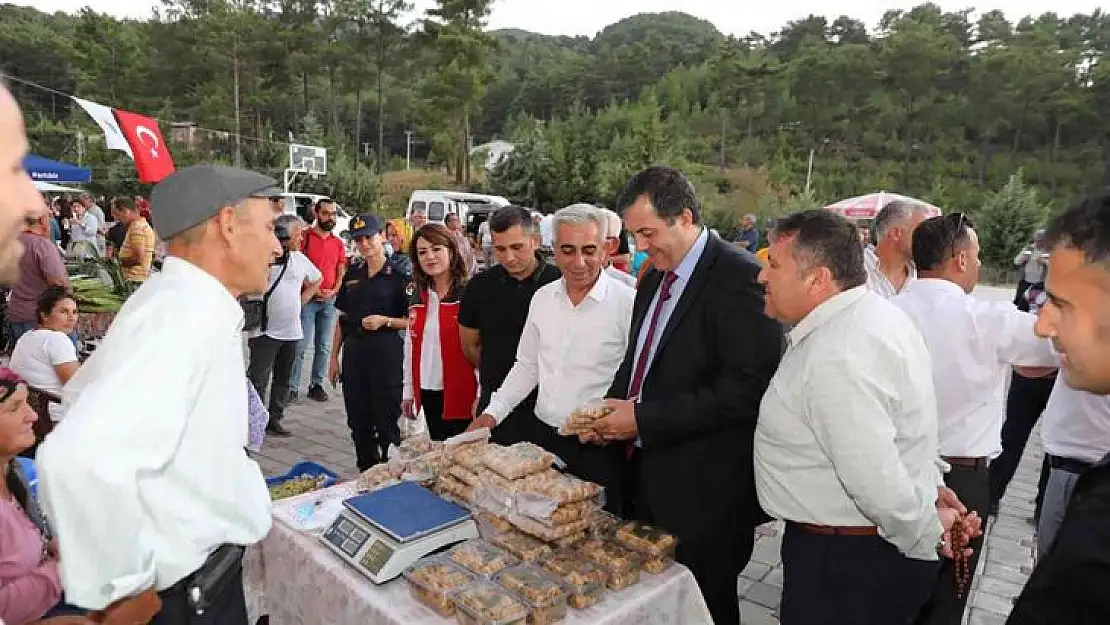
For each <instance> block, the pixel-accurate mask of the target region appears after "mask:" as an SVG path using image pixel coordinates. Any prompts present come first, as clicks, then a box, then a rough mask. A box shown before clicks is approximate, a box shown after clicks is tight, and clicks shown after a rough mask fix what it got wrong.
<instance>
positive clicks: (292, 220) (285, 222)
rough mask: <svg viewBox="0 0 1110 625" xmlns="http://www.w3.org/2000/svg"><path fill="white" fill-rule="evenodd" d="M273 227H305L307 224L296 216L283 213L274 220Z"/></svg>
mask: <svg viewBox="0 0 1110 625" xmlns="http://www.w3.org/2000/svg"><path fill="white" fill-rule="evenodd" d="M274 225H275V226H278V227H281V226H285V227H287V228H292V227H293V226H306V225H308V224H307V223H305V220H303V219H301V218H300V217H299V216H297V215H293V214H290V213H284V214H282V215H280V216H278V218H277V219H275V220H274Z"/></svg>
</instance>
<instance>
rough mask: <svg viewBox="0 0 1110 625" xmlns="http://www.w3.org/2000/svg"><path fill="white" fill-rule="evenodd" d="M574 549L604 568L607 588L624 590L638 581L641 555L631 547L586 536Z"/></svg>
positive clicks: (641, 560)
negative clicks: (606, 575)
mask: <svg viewBox="0 0 1110 625" xmlns="http://www.w3.org/2000/svg"><path fill="white" fill-rule="evenodd" d="M574 550H575V551H577V552H578V553H580V554H582V555H583V556H584V557H585V558H586V559H588V560H590V561H591V562H593V563H594V564H596V565H598V566H600V567H601V568H603V569H605V571H606V572H607V573H608V574H609V575H608V577H607V578H606V580H605V586H606V588H608V589H609V590H624V589H625V588H628V587H629V586H633V585H635V584H636V582H638V581H640V564H641V563H642V562H643V556H641V555H640V554H639V553H637V552H635V551H633V550H631V549H628V548H625V547H622V546H621V545H619V544H617V543H615V542H612V541H609V540H605V539H602V538H587V539H586V540H583V541H581V542H579V543H577V544H576V545H574Z"/></svg>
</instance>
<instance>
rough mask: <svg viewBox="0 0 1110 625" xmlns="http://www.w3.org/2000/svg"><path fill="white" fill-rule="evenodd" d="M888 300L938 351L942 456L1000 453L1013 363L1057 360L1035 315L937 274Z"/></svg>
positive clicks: (1052, 363) (935, 366)
mask: <svg viewBox="0 0 1110 625" xmlns="http://www.w3.org/2000/svg"><path fill="white" fill-rule="evenodd" d="M890 301H891V302H892V303H893V304H894V305H895V306H898V307H899V308H901V309H902V310H903V311H905V312H906V314H907V315H909V316H910V318H911V319H913V322H914V324H915V325H916V326H917V328H918V330H920V331H921V335H922V336H923V337H924V338H925V344H926V345H927V346H928V347H929V353H930V354H931V355H932V357H933V370H932V379H933V386H934V388H935V389H936V394H937V416H938V417H939V419H940V453H941V455H942V456H955V457H963V458H984V457H986V458H996V457H997V456H998V454H1000V453H1002V422H1003V421H1005V419H1006V381H1007V380H1009V378H1010V371H1011V367H1012V366H1013V365H1024V366H1056V365H1057V364H1058V360H1057V356H1056V353H1055V352H1054V351H1053V349H1052V343H1051V342H1050V341H1049V340H1047V339H1042V338H1038V337H1037V336H1036V335H1035V334H1033V324H1034V323H1036V321H1037V317H1036V316H1035V315H1031V314H1029V313H1026V312H1022V311H1020V310H1018V309H1017V308H1014V305H1013V304H1011V303H1010V302H996V301H990V300H986V299H983V298H979V297H973V296H971V295H968V294H967V293H965V292H964V290H963V289H962V288H960V286H958V285H957V284H955V283H953V282H950V281H948V280H939V279H935V278H919V279H917V280H915V281H914V282H911V283H910V284H908V285H907V286H906V288H905V289H903V290H902V292H901V293H900V294H898V295H897V296H896V297H894V298H892V299H891V300H890Z"/></svg>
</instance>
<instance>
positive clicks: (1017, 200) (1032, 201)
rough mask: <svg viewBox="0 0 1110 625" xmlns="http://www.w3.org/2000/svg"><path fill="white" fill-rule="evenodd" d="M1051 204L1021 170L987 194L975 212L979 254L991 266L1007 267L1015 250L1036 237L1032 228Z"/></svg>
mask: <svg viewBox="0 0 1110 625" xmlns="http://www.w3.org/2000/svg"><path fill="white" fill-rule="evenodd" d="M1048 214H1049V207H1048V206H1046V205H1044V204H1043V203H1041V201H1040V200H1039V199H1038V198H1037V190H1036V189H1033V188H1031V187H1029V186H1028V185H1026V184H1025V183H1024V182H1023V181H1022V173H1021V172H1020V171H1018V172H1017V173H1016V174H1014V175H1012V176H1010V181H1009V182H1007V183H1006V186H1004V187H1002V188H1001V189H999V190H998V191H996V192H994V193H990V194H987V196H986V198H985V199H984V202H983V205H982V207H981V208H980V209H979V210H978V211H976V212H975V214H974V220H975V226H976V230H977V232H978V233H979V238H980V239H981V241H980V245H981V247H982V251H981V252H980V257H981V258H982V260H983V264H985V265H988V266H990V267H1007V266H1009V265H1010V263H1011V261H1012V260H1013V257H1014V253H1015V250H1020V249H1021V248H1022V246H1024V245H1025V244H1026V243H1028V242H1029V241H1030V240H1031V239H1032V238H1033V232H1034V231H1035V230H1036V229H1037V228H1039V227H1040V226H1042V225H1043V224H1044V222H1045V220H1046V219H1047V218H1048Z"/></svg>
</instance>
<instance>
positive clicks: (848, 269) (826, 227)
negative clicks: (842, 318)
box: [771, 208, 867, 290]
mask: <svg viewBox="0 0 1110 625" xmlns="http://www.w3.org/2000/svg"><path fill="white" fill-rule="evenodd" d="M771 236H772V238H773V239H779V238H781V237H790V236H792V237H794V258H795V260H797V261H798V264H799V265H803V266H806V265H808V266H810V267H827V268H828V269H829V272H830V273H832V277H833V280H836V282H837V284H839V285H840V288H842V289H845V290H847V289H851V288H854V287H857V286H860V285H861V284H866V283H867V270H866V269H865V268H864V266H863V246H862V245H860V244H859V230H858V229H857V228H856V224H854V223H853V222H851V221H849V220H847V219H845V218H843V217H841V216H840V215H837V214H836V213H834V212H832V211H828V210H825V209H823V208H814V209H810V210H805V211H801V212H798V213H794V214H793V215H789V216H786V217H783V218H781V219H779V220H777V221H776V222H775V229H774V231H773V232H772V234H771Z"/></svg>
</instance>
